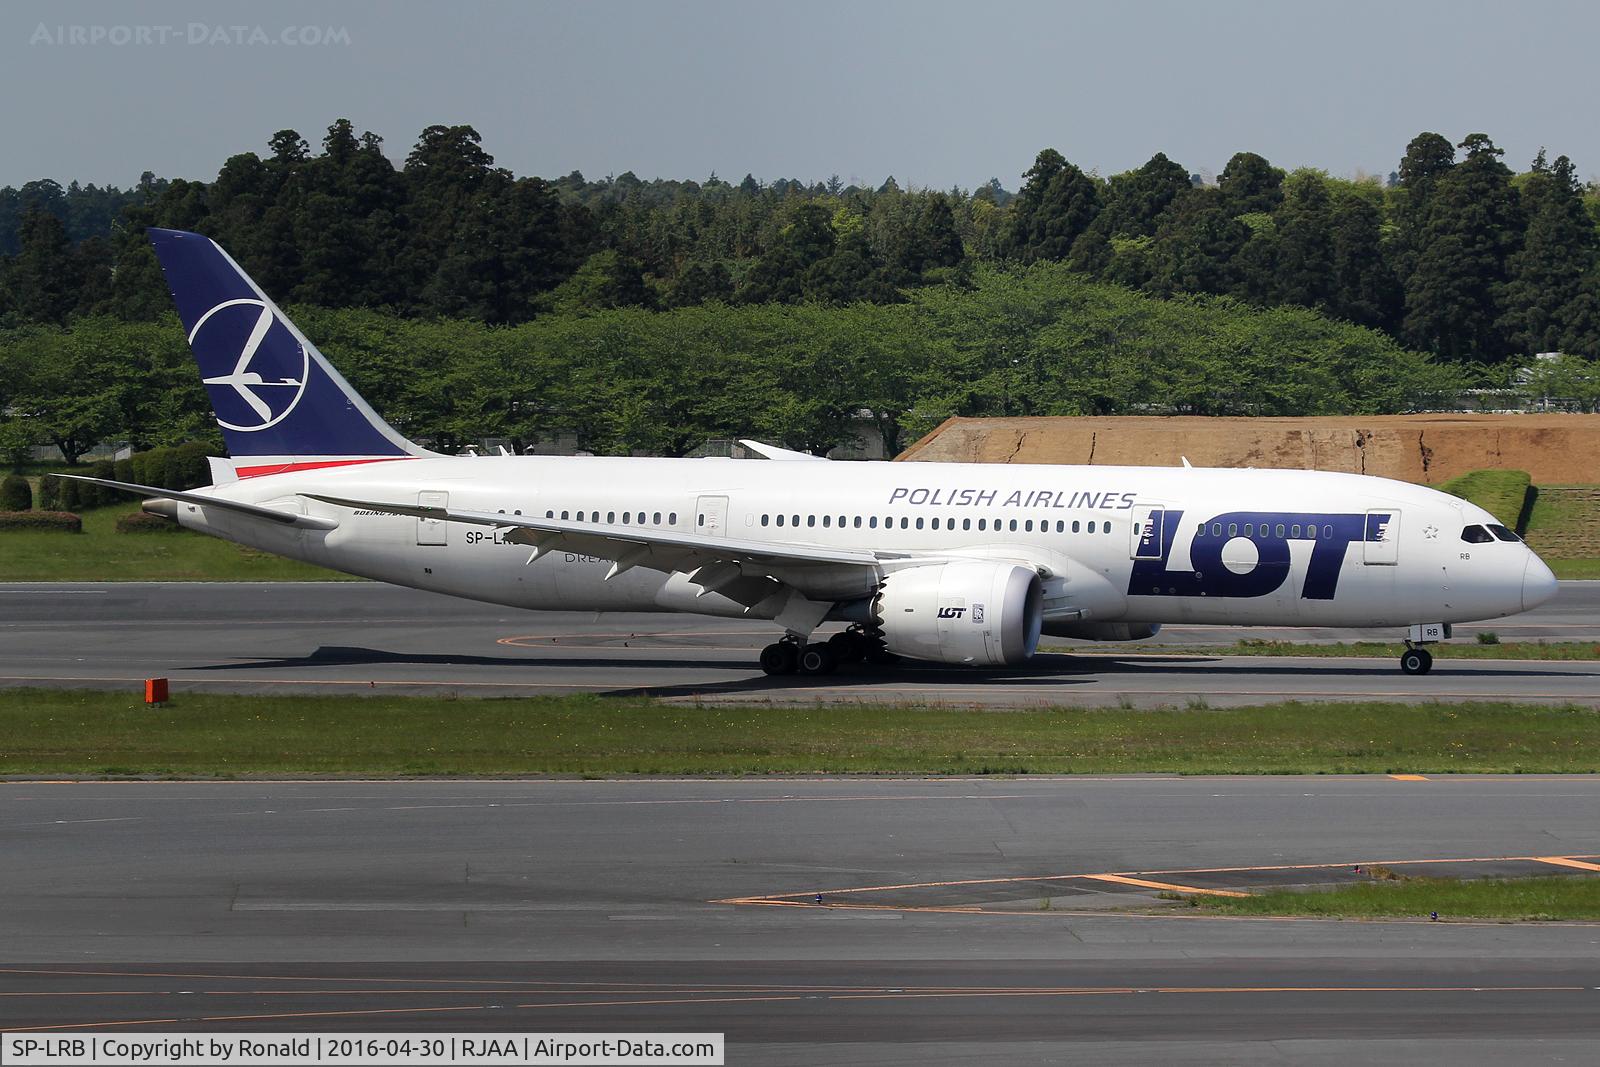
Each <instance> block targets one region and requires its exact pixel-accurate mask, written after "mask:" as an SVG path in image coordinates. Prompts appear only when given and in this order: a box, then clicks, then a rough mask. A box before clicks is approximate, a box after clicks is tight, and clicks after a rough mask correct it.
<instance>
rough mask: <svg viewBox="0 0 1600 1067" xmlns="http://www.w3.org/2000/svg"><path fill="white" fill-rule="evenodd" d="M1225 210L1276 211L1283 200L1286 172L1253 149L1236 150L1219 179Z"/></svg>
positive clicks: (1243, 212)
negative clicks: (1284, 173)
mask: <svg viewBox="0 0 1600 1067" xmlns="http://www.w3.org/2000/svg"><path fill="white" fill-rule="evenodd" d="M1217 187H1218V188H1219V189H1221V190H1222V204H1223V209H1224V210H1226V211H1227V212H1229V213H1230V214H1232V215H1235V216H1238V215H1248V214H1251V213H1252V212H1257V211H1273V210H1275V209H1276V208H1277V206H1278V205H1279V204H1281V203H1283V171H1282V170H1280V169H1278V168H1277V167H1274V166H1273V165H1272V164H1271V163H1268V162H1267V161H1266V159H1265V158H1264V157H1262V156H1258V155H1256V154H1255V153H1254V152H1237V153H1235V154H1234V156H1233V158H1232V159H1230V160H1228V165H1227V166H1226V167H1224V168H1222V174H1221V175H1219V176H1218V178H1217Z"/></svg>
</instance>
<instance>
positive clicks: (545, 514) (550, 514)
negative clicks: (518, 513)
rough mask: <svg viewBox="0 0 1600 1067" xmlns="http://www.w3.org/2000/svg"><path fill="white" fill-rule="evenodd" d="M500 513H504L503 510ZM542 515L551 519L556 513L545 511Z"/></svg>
mask: <svg viewBox="0 0 1600 1067" xmlns="http://www.w3.org/2000/svg"><path fill="white" fill-rule="evenodd" d="M500 514H502V515H504V514H505V512H503V511H502V512H501V513H500ZM544 517H545V518H547V519H553V518H555V517H556V513H555V512H553V511H547V512H545V513H544Z"/></svg>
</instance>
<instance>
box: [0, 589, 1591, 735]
mask: <svg viewBox="0 0 1600 1067" xmlns="http://www.w3.org/2000/svg"><path fill="white" fill-rule="evenodd" d="M1484 629H1486V630H1492V631H1494V632H1495V633H1497V634H1499V635H1500V637H1501V638H1502V640H1552V641H1554V640H1561V641H1578V640H1582V641H1587V640H1595V641H1600V582H1565V583H1562V588H1561V592H1560V594H1559V595H1558V596H1557V597H1556V599H1555V600H1554V601H1552V602H1551V603H1550V604H1548V605H1546V606H1545V607H1543V608H1541V609H1539V610H1538V611H1536V612H1530V613H1527V614H1524V615H1519V616H1516V617H1513V618H1511V619H1506V620H1499V621H1496V622H1494V623H1491V624H1485V625H1484V626H1482V627H1467V626H1463V627H1461V628H1460V629H1459V630H1458V637H1457V639H1458V640H1465V641H1472V640H1474V639H1475V634H1476V633H1477V632H1478V630H1484ZM774 636H775V631H774V629H773V628H772V627H771V626H769V625H763V624H760V623H753V622H749V621H740V620H725V619H713V618H702V617H696V616H686V615H666V614H621V613H608V614H595V613H577V612H551V613H539V612H519V611H515V610H513V609H508V608H501V607H496V606H493V605H485V604H477V603H474V602H471V601H464V600H456V599H453V598H450V597H444V596H440V595H438V594H433V593H421V592H416V591H414V590H408V589H401V588H397V587H393V586H386V585H379V584H375V583H365V582H361V583H354V582H352V583H127V584H121V583H108V584H9V585H0V685H6V686H28V685H42V686H92V687H102V688H123V687H137V686H139V685H140V683H141V682H142V681H143V679H145V678H147V677H152V676H162V677H168V678H170V679H171V680H172V684H173V686H174V688H175V689H177V690H178V691H182V690H183V689H185V688H204V689H209V690H223V691H231V692H256V693H267V692H272V693H281V692H286V691H299V692H358V691H360V692H372V691H378V690H382V691H385V692H405V693H435V694H458V695H508V694H534V693H569V692H602V693H619V694H648V695H654V696H660V697H663V698H667V699H682V700H693V701H716V700H723V701H739V702H750V701H758V702H813V701H828V700H842V701H851V702H859V701H865V700H891V701H899V702H913V701H916V702H922V701H932V702H941V703H955V704H974V705H977V704H983V705H1011V704H1062V703H1068V704H1070V703H1076V704H1096V705H1104V704H1115V703H1119V702H1125V703H1131V704H1134V705H1153V704H1183V703H1187V702H1190V701H1194V700H1205V701H1206V702H1208V703H1210V704H1214V705H1219V706H1220V705H1228V704H1242V703H1256V702H1261V701H1270V700H1282V699H1323V698H1335V699H1339V698H1349V699H1390V700H1392V699H1420V698H1447V699H1463V700H1469V699H1471V700H1477V699H1497V700H1499V699H1509V700H1533V701H1571V702H1578V703H1590V704H1593V703H1600V665H1597V664H1595V663H1586V662H1548V661H1546V662H1527V661H1522V662H1519V661H1508V660H1473V661H1440V662H1438V663H1437V665H1436V666H1435V669H1434V671H1433V673H1431V674H1429V675H1427V676H1424V677H1408V676H1405V675H1402V674H1401V673H1400V671H1399V669H1398V665H1397V663H1395V662H1391V661H1390V660H1388V659H1318V658H1311V657H1304V658H1302V657H1288V658H1281V657H1272V658H1266V657H1236V656H1203V657H1195V656H1190V655H1183V654H1181V653H1182V652H1183V649H1184V647H1185V646H1189V647H1194V646H1197V645H1213V646H1216V645H1224V646H1225V645H1228V644H1230V643H1231V642H1233V641H1235V640H1237V639H1238V638H1240V637H1245V636H1248V637H1252V638H1261V639H1274V640H1292V641H1326V640H1345V641H1349V640H1357V639H1368V638H1371V639H1380V640H1391V641H1392V640H1394V639H1395V638H1396V637H1397V636H1399V635H1398V634H1396V633H1394V632H1392V631H1388V630H1378V631H1331V630H1288V629H1259V628H1258V629H1248V630H1246V629H1227V628H1222V627H1172V628H1169V629H1167V630H1164V631H1163V632H1162V634H1161V635H1160V638H1159V640H1160V642H1161V647H1150V646H1148V645H1143V644H1138V643H1134V644H1129V645H1124V646H1115V647H1108V646H1105V645H1100V646H1092V647H1090V646H1078V647H1076V648H1068V646H1066V645H1065V644H1062V643H1050V644H1052V645H1053V646H1054V647H1056V648H1059V649H1062V651H1047V652H1045V653H1042V654H1040V655H1039V656H1036V657H1035V658H1034V660H1033V661H1032V662H1030V663H1028V664H1026V665H1024V666H1021V667H1017V668H1005V669H996V670H987V669H968V668H950V667H942V666H938V665H931V664H911V663H908V664H902V665H899V666H896V667H893V668H871V667H866V666H857V667H851V668H846V669H843V670H841V671H839V672H838V673H836V674H833V675H830V676H826V677H819V678H809V677H788V678H777V679H774V678H768V677H766V676H765V675H763V674H762V673H761V672H760V670H759V669H758V668H757V666H756V655H757V652H758V650H759V649H760V647H761V646H762V645H763V644H765V643H767V642H768V641H770V640H772V638H773V637H774Z"/></svg>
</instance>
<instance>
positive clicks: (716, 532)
mask: <svg viewBox="0 0 1600 1067" xmlns="http://www.w3.org/2000/svg"><path fill="white" fill-rule="evenodd" d="M694 532H695V533H700V534H709V535H711V536H712V537H725V536H727V533H728V498H727V497H725V496H703V497H700V498H698V499H697V500H696V501H695V507H694Z"/></svg>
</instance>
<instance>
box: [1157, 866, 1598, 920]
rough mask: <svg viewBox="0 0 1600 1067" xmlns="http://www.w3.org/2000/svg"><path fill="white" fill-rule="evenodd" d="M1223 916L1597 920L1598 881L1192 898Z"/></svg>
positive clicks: (1432, 882) (1506, 881) (1389, 884)
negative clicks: (1437, 915) (1433, 914)
mask: <svg viewBox="0 0 1600 1067" xmlns="http://www.w3.org/2000/svg"><path fill="white" fill-rule="evenodd" d="M1185 900H1186V901H1187V902H1188V903H1190V904H1191V906H1193V907H1195V908H1199V909H1201V910H1203V911H1208V912H1216V913H1218V914H1225V915H1310V916H1318V917H1322V918H1330V919H1334V918H1345V919H1396V918H1408V919H1426V918H1428V917H1429V916H1430V915H1431V914H1432V913H1433V912H1438V913H1439V918H1440V919H1441V920H1444V921H1449V920H1450V919H1517V920H1546V921H1548V920H1558V919H1600V877H1593V876H1586V875H1573V876H1567V875H1549V876H1546V877H1539V878H1484V879H1472V880H1463V879H1459V878H1400V879H1395V880H1379V881H1372V882H1364V883H1359V884H1357V885H1350V886H1340V887H1339V888H1337V889H1312V890H1292V889H1274V890H1270V891H1267V892H1262V893H1254V894H1252V895H1250V896H1248V897H1187V898H1185Z"/></svg>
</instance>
